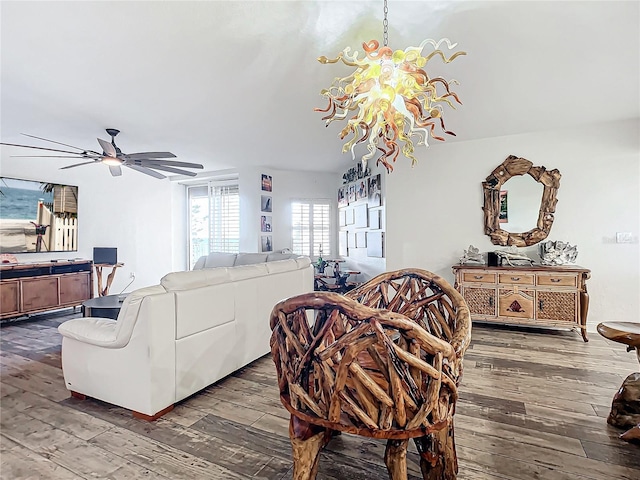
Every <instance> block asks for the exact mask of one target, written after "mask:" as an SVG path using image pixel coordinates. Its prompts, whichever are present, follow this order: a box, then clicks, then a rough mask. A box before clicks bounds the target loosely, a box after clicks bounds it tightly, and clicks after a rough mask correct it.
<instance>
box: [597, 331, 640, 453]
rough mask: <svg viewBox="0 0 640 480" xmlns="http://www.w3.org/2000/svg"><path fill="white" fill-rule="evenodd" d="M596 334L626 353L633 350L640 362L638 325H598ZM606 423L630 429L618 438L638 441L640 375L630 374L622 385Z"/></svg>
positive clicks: (639, 433) (639, 436) (639, 428)
mask: <svg viewBox="0 0 640 480" xmlns="http://www.w3.org/2000/svg"><path fill="white" fill-rule="evenodd" d="M598 333H599V334H600V335H602V336H603V337H604V338H608V339H609V340H613V341H614V342H618V343H623V344H625V345H627V351H630V350H633V349H635V351H636V354H637V355H638V361H639V362H640V323H633V322H606V323H600V324H599V325H598ZM607 423H609V424H610V425H614V426H616V427H624V428H628V427H631V429H630V430H628V431H626V432H625V433H623V434H622V435H620V438H621V439H623V440H626V441H640V373H632V374H631V375H629V376H628V377H627V378H626V379H625V381H624V382H623V383H622V386H621V387H620V389H619V390H618V392H617V393H616V394H615V396H614V397H613V402H612V404H611V413H609V416H608V417H607Z"/></svg>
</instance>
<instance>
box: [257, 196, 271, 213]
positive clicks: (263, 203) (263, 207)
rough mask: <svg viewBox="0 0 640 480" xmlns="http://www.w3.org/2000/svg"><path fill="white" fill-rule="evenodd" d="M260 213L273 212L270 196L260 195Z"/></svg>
mask: <svg viewBox="0 0 640 480" xmlns="http://www.w3.org/2000/svg"><path fill="white" fill-rule="evenodd" d="M260 211H261V212H272V211H273V205H272V204H271V196H270V195H260Z"/></svg>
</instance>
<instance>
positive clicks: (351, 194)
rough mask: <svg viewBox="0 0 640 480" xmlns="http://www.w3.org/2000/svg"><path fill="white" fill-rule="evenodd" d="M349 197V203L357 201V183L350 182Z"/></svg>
mask: <svg viewBox="0 0 640 480" xmlns="http://www.w3.org/2000/svg"><path fill="white" fill-rule="evenodd" d="M347 197H348V199H349V203H352V202H355V201H356V184H355V183H350V184H349V190H348V193H347Z"/></svg>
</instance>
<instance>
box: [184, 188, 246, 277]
mask: <svg viewBox="0 0 640 480" xmlns="http://www.w3.org/2000/svg"><path fill="white" fill-rule="evenodd" d="M187 196H188V203H189V260H190V266H189V268H192V267H193V264H194V263H195V262H196V261H197V260H198V258H200V257H201V256H202V255H207V254H209V253H210V252H228V253H237V252H239V251H240V192H239V189H238V185H237V181H236V182H235V183H233V182H209V183H208V184H206V185H194V186H189V187H187Z"/></svg>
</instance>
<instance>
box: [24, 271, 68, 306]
mask: <svg viewBox="0 0 640 480" xmlns="http://www.w3.org/2000/svg"><path fill="white" fill-rule="evenodd" d="M58 299H59V297H58V277H53V278H49V277H43V278H37V277H36V278H31V279H29V280H22V311H26V310H40V309H45V308H50V307H55V306H57V305H58V304H59V302H58Z"/></svg>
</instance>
